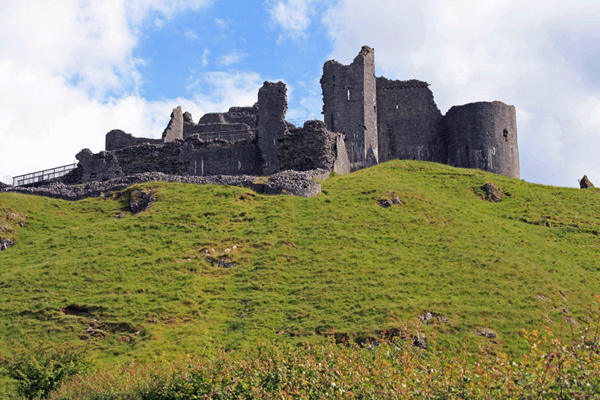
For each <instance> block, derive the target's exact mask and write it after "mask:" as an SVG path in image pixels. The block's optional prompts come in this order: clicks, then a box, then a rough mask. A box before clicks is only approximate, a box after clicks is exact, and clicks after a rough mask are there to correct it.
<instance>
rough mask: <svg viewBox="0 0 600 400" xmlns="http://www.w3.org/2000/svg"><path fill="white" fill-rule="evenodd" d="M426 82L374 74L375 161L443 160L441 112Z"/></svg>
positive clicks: (444, 153)
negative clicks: (377, 140) (375, 78)
mask: <svg viewBox="0 0 600 400" xmlns="http://www.w3.org/2000/svg"><path fill="white" fill-rule="evenodd" d="M428 86H429V84H428V83H427V82H422V81H418V80H409V81H396V80H389V79H386V78H377V130H378V133H379V161H380V162H384V161H389V160H392V159H401V160H422V161H434V162H440V163H444V162H446V158H447V157H446V149H445V143H444V142H443V135H442V133H441V127H442V118H443V117H442V113H441V112H440V110H439V109H438V107H437V105H436V104H435V101H434V99H433V93H432V92H431V90H430V89H429V87H428Z"/></svg>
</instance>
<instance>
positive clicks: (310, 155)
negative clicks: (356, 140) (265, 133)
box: [279, 121, 350, 174]
mask: <svg viewBox="0 0 600 400" xmlns="http://www.w3.org/2000/svg"><path fill="white" fill-rule="evenodd" d="M279 159H280V161H279V162H280V168H281V169H286V170H296V171H307V170H314V169H326V170H328V171H334V172H335V173H337V174H344V173H348V172H350V165H349V162H348V156H347V154H346V149H345V147H344V141H343V139H342V135H341V134H340V133H333V132H331V131H328V130H327V126H325V123H324V122H322V121H306V122H305V123H304V127H303V128H301V129H295V130H293V131H290V132H288V133H287V134H286V135H285V137H284V138H283V140H282V141H281V142H280V145H279Z"/></svg>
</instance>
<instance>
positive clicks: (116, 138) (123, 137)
mask: <svg viewBox="0 0 600 400" xmlns="http://www.w3.org/2000/svg"><path fill="white" fill-rule="evenodd" d="M162 142H163V141H162V139H148V138H138V137H135V136H133V135H131V134H130V133H125V132H123V131H122V130H120V129H113V130H112V131H110V132H108V133H107V134H106V138H105V145H104V148H105V149H106V150H107V151H112V150H118V149H124V148H125V147H129V146H135V145H138V144H143V143H149V144H160V143H162Z"/></svg>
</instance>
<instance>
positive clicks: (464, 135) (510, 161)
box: [444, 101, 520, 179]
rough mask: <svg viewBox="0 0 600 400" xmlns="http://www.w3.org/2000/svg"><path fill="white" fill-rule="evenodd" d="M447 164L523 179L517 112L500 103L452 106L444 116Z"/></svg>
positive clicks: (512, 107)
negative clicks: (521, 174)
mask: <svg viewBox="0 0 600 400" xmlns="http://www.w3.org/2000/svg"><path fill="white" fill-rule="evenodd" d="M444 129H445V136H446V137H447V139H448V160H447V161H446V163H447V164H449V165H452V166H455V167H462V168H477V169H481V170H484V171H490V172H494V173H496V174H502V175H506V176H510V177H511V178H516V179H519V178H520V169H519V147H518V143H517V113H516V110H515V107H514V106H509V105H506V104H504V103H502V102H500V101H494V102H478V103H471V104H466V105H464V106H454V107H452V108H451V109H450V110H449V111H448V112H447V113H446V115H445V116H444Z"/></svg>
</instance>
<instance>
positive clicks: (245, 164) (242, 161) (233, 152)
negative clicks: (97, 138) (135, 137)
mask: <svg viewBox="0 0 600 400" xmlns="http://www.w3.org/2000/svg"><path fill="white" fill-rule="evenodd" d="M113 153H114V156H115V157H116V159H117V160H118V162H119V165H120V166H121V168H122V171H123V174H125V175H132V174H137V173H142V172H163V173H165V174H172V175H195V176H208V175H238V174H258V173H259V155H258V149H257V146H256V142H255V141H252V140H246V141H239V142H235V143H232V142H228V141H224V140H211V141H206V142H205V141H202V140H201V139H199V138H198V137H197V136H191V137H189V138H188V139H186V140H185V141H184V142H175V143H165V144H162V145H139V146H133V147H128V148H125V149H121V150H118V151H115V152H113Z"/></svg>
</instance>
